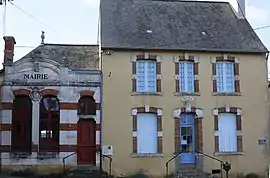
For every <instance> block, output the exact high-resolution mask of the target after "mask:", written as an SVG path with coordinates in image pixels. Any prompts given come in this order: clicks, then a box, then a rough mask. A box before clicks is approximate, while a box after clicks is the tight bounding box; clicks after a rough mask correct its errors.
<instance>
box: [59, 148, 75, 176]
mask: <svg viewBox="0 0 270 178" xmlns="http://www.w3.org/2000/svg"><path fill="white" fill-rule="evenodd" d="M75 154H77V151H75V152H73V153H71V154H69V155H67V156H65V157H63V159H62V163H63V172H64V173H66V159H67V158H69V157H71V156H73V155H75Z"/></svg>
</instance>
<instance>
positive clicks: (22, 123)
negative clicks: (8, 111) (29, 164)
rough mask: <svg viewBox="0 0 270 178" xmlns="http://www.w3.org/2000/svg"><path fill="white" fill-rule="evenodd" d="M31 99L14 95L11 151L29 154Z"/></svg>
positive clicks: (30, 146) (30, 141) (30, 143)
mask: <svg viewBox="0 0 270 178" xmlns="http://www.w3.org/2000/svg"><path fill="white" fill-rule="evenodd" d="M31 148H32V101H31V99H30V98H29V96H26V95H19V96H15V99H14V100H13V109H12V130H11V152H12V153H27V154H31V151H32V150H31Z"/></svg>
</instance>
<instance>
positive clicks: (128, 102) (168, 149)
mask: <svg viewBox="0 0 270 178" xmlns="http://www.w3.org/2000/svg"><path fill="white" fill-rule="evenodd" d="M136 54H141V52H119V51H118V52H117V51H113V52H112V54H111V55H106V54H105V53H103V54H102V70H103V74H104V76H103V83H104V87H103V125H102V127H103V128H102V130H103V137H102V141H103V145H112V146H113V151H114V154H113V156H112V158H113V172H114V174H121V173H127V172H131V171H134V170H135V169H140V168H142V169H146V170H148V171H150V172H151V173H152V174H153V175H164V174H165V162H166V161H167V160H168V159H169V158H171V157H172V155H173V153H174V119H173V110H174V109H175V108H181V107H184V104H183V102H182V101H181V98H182V96H175V95H174V92H175V79H174V73H175V71H174V70H175V64H174V56H177V55H180V54H181V53H180V52H179V53H176V52H175V53H170V52H162V53H161V52H150V54H153V55H159V56H160V58H161V61H162V63H161V71H162V96H147V95H144V96H131V90H132V88H131V87H132V62H131V56H133V55H136ZM193 55H195V56H198V57H199V78H200V93H201V96H195V101H194V104H193V105H194V106H195V107H197V108H202V109H203V142H204V143H203V147H204V152H205V153H207V154H209V155H213V153H214V133H213V132H214V117H213V115H212V110H213V109H214V108H218V107H224V106H225V104H229V105H230V106H232V107H239V108H241V109H242V111H243V115H242V130H243V150H244V154H243V155H230V156H222V157H221V156H219V157H218V158H220V159H223V160H228V161H229V162H230V163H232V170H231V172H260V173H261V172H263V171H265V170H266V168H268V166H267V165H268V152H269V150H268V148H267V146H265V145H258V139H259V138H269V111H268V100H267V95H268V88H267V66H266V61H265V56H264V55H252V54H251V55H243V54H234V55H233V56H235V57H238V58H239V66H240V67H239V70H240V77H241V79H240V88H241V89H240V90H241V93H242V96H227V97H226V96H212V65H211V57H216V56H221V53H219V54H218V53H193ZM144 105H150V106H153V107H157V108H162V109H163V112H164V113H163V152H164V156H163V157H157V158H153V157H151V158H132V157H131V154H132V116H131V109H132V108H133V107H140V106H144ZM204 165H205V169H206V170H212V169H216V168H219V164H217V163H216V162H214V161H209V160H208V159H205V160H204ZM104 167H106V166H104ZM173 168H174V164H170V169H171V171H172V169H173Z"/></svg>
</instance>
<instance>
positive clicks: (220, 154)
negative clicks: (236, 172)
mask: <svg viewBox="0 0 270 178" xmlns="http://www.w3.org/2000/svg"><path fill="white" fill-rule="evenodd" d="M214 155H215V156H222V155H227V156H228V155H232V156H234V155H244V152H215V153H214Z"/></svg>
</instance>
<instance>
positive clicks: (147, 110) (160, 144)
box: [132, 107, 163, 154]
mask: <svg viewBox="0 0 270 178" xmlns="http://www.w3.org/2000/svg"><path fill="white" fill-rule="evenodd" d="M139 113H153V114H157V132H158V133H162V131H163V128H162V127H163V126H162V115H163V111H162V109H159V108H156V107H137V108H133V109H132V119H133V120H132V123H133V124H132V125H133V132H137V114H139ZM132 140H133V141H132V142H133V146H132V148H133V149H132V151H133V153H134V154H136V153H137V143H138V140H137V134H134V135H133V138H132ZM157 144H158V145H157V148H158V153H163V136H162V134H161V135H159V134H158V137H157Z"/></svg>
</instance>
